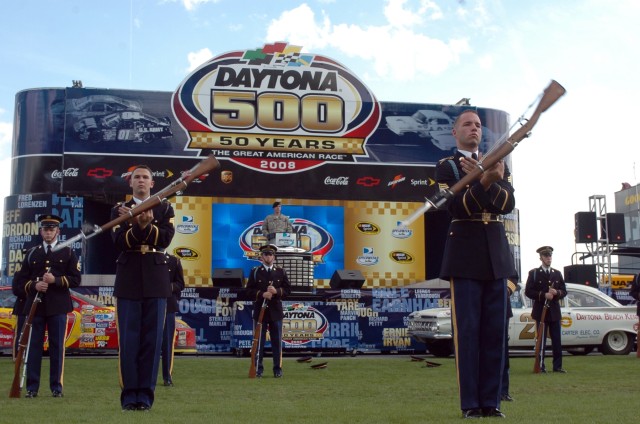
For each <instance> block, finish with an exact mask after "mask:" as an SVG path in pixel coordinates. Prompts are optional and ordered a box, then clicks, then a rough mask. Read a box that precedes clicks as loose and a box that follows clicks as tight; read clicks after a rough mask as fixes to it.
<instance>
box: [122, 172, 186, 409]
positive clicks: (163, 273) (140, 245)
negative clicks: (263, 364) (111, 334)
mask: <svg viewBox="0 0 640 424" xmlns="http://www.w3.org/2000/svg"><path fill="white" fill-rule="evenodd" d="M153 185H154V181H153V173H152V171H151V169H150V168H149V167H147V166H144V165H139V166H137V167H136V168H135V169H134V170H133V172H132V173H131V177H130V180H129V186H130V187H131V188H132V191H133V197H132V199H131V200H129V201H128V202H125V203H119V204H118V205H116V206H115V207H114V208H113V209H112V210H111V219H112V220H113V219H116V218H118V217H119V216H121V215H126V214H129V211H130V210H131V209H133V208H135V207H136V206H137V205H139V204H140V203H142V202H143V201H145V200H147V199H148V198H149V196H150V194H151V189H152V188H153ZM174 216H175V214H174V211H173V208H172V207H171V204H170V203H168V202H162V203H160V204H159V205H157V206H155V207H153V208H151V209H149V210H147V211H145V212H142V213H140V214H139V215H137V216H135V217H133V218H131V219H129V220H127V221H125V222H124V223H122V224H121V225H118V226H115V227H114V228H113V230H112V232H111V238H112V239H113V242H114V244H115V247H116V250H118V251H119V252H120V254H119V256H118V259H117V260H116V279H115V284H114V291H113V294H114V296H115V297H116V298H117V303H116V315H117V325H118V343H119V351H118V354H119V361H118V366H119V372H120V387H121V389H122V390H121V393H120V403H121V406H122V409H123V410H125V411H130V410H148V409H150V408H151V406H152V405H153V400H154V392H155V387H156V380H157V378H158V368H159V363H160V350H161V346H162V331H163V328H164V318H165V314H166V311H167V298H168V297H169V296H171V284H170V280H169V277H170V275H169V266H168V260H167V257H166V255H165V253H164V249H166V248H167V247H168V246H169V244H170V243H171V240H172V239H173V235H174V233H175V229H174V227H173V221H174Z"/></svg>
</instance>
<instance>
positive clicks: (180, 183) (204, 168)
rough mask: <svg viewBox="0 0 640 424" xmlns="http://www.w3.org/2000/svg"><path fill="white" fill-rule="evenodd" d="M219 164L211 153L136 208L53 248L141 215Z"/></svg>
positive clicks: (90, 235) (106, 229)
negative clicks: (90, 231) (87, 233)
mask: <svg viewBox="0 0 640 424" xmlns="http://www.w3.org/2000/svg"><path fill="white" fill-rule="evenodd" d="M219 166H220V163H219V162H218V160H217V159H216V158H215V157H214V156H213V155H209V156H208V157H207V158H206V159H203V160H202V161H200V162H198V164H197V165H195V166H194V167H193V168H191V169H190V170H188V171H187V172H185V173H183V174H182V176H181V177H180V178H178V179H177V180H175V181H174V182H172V183H171V184H169V185H168V186H166V187H165V188H163V189H162V190H160V191H159V192H157V193H156V194H154V195H152V196H150V197H149V198H148V199H147V200H145V201H144V202H142V203H140V204H139V205H138V206H136V207H135V208H133V209H131V210H130V211H129V213H127V214H124V215H120V216H119V217H117V218H115V219H113V220H111V221H109V222H107V223H106V224H104V225H102V226H100V227H98V226H96V227H95V228H94V230H93V232H92V233H91V234H89V235H86V234H84V233H83V232H81V233H80V234H78V235H76V236H74V237H71V238H70V239H68V240H67V241H65V242H62V243H58V244H57V245H56V247H55V248H54V249H53V250H59V249H62V248H63V247H67V246H70V245H72V244H73V243H75V242H76V241H79V240H82V239H90V238H91V237H94V236H96V235H98V234H100V233H102V232H105V231H108V230H110V229H112V228H113V227H115V226H117V225H120V224H122V223H123V222H125V221H127V220H129V219H131V218H134V217H136V216H138V215H140V214H141V213H142V212H146V211H148V210H149V209H152V208H154V207H155V206H157V205H159V204H160V203H162V201H163V200H165V199H167V198H169V197H170V196H173V195H174V194H176V193H177V192H179V191H183V190H185V189H186V188H187V186H188V185H189V183H191V181H193V180H195V179H196V178H198V177H200V176H201V175H203V174H206V173H207V172H209V171H212V170H213V169H216V168H218V167H219Z"/></svg>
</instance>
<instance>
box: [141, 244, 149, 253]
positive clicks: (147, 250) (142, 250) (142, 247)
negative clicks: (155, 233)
mask: <svg viewBox="0 0 640 424" xmlns="http://www.w3.org/2000/svg"><path fill="white" fill-rule="evenodd" d="M140 252H142V254H143V255H144V254H145V253H147V252H151V249H150V248H149V245H148V244H143V245H141V246H140Z"/></svg>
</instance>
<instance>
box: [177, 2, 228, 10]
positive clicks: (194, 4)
mask: <svg viewBox="0 0 640 424" xmlns="http://www.w3.org/2000/svg"><path fill="white" fill-rule="evenodd" d="M219 1H220V0H182V4H183V5H184V8H185V9H187V10H189V11H191V10H194V9H195V8H196V7H198V6H199V5H201V4H205V3H218V2H219Z"/></svg>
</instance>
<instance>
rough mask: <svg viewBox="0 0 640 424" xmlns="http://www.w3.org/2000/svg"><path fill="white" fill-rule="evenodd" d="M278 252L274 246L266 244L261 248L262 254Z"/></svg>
mask: <svg viewBox="0 0 640 424" xmlns="http://www.w3.org/2000/svg"><path fill="white" fill-rule="evenodd" d="M277 251H278V248H277V247H275V246H274V245H273V244H266V245H264V246H262V247H261V248H260V253H263V254H264V253H272V254H273V253H276V252H277Z"/></svg>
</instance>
